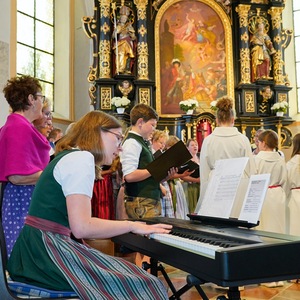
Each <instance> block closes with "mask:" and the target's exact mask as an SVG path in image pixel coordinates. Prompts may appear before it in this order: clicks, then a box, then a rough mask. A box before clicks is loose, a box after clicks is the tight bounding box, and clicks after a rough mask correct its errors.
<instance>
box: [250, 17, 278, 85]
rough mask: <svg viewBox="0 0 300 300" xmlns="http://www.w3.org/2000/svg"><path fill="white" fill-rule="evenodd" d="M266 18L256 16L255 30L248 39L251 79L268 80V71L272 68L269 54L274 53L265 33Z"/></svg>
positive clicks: (253, 80)
mask: <svg viewBox="0 0 300 300" xmlns="http://www.w3.org/2000/svg"><path fill="white" fill-rule="evenodd" d="M265 22H267V21H266V20H264V19H263V18H258V19H257V20H256V24H255V30H254V33H253V36H252V38H251V40H250V44H251V67H252V72H251V81H252V82H255V81H256V80H259V79H262V80H270V79H273V78H272V77H270V71H271V68H272V63H271V55H273V54H275V53H276V50H275V49H274V47H273V44H272V41H271V39H270V37H269V36H268V34H267V33H266V32H267V30H266V26H265Z"/></svg>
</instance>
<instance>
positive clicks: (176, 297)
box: [142, 258, 209, 300]
mask: <svg viewBox="0 0 300 300" xmlns="http://www.w3.org/2000/svg"><path fill="white" fill-rule="evenodd" d="M142 268H143V269H144V270H148V269H149V268H150V273H151V274H152V275H155V276H157V272H158V271H160V272H161V273H162V275H163V276H164V278H165V280H166V282H167V284H168V286H169V288H170V289H171V291H172V293H173V295H172V296H171V297H170V298H169V300H180V296H181V295H183V294H184V293H185V292H187V291H188V290H189V289H191V288H192V287H193V286H194V287H195V288H196V289H197V291H198V293H199V295H200V296H201V297H202V299H203V300H209V299H208V297H207V296H206V294H205V293H204V291H203V289H202V288H201V286H200V284H203V283H205V282H204V281H203V280H201V279H199V278H197V277H195V276H193V275H187V278H186V281H187V284H186V285H184V286H183V287H182V288H180V289H179V290H176V289H175V287H174V285H173V283H172V281H171V280H170V277H169V276H168V274H167V272H166V270H165V268H164V267H163V266H162V265H161V264H159V265H158V261H157V260H154V259H152V258H151V259H150V264H149V263H147V262H143V264H142Z"/></svg>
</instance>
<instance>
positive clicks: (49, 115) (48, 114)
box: [44, 111, 52, 118]
mask: <svg viewBox="0 0 300 300" xmlns="http://www.w3.org/2000/svg"><path fill="white" fill-rule="evenodd" d="M44 115H45V116H46V117H47V118H49V117H51V116H52V112H51V111H48V112H44Z"/></svg>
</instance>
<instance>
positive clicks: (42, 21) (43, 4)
mask: <svg viewBox="0 0 300 300" xmlns="http://www.w3.org/2000/svg"><path fill="white" fill-rule="evenodd" d="M16 67H17V75H24V74H26V75H31V76H34V77H36V78H37V79H39V80H40V82H41V84H42V87H43V93H44V94H45V95H46V96H47V97H48V98H49V99H50V100H52V101H53V98H54V2H53V0H30V1H22V0H18V1H17V64H16Z"/></svg>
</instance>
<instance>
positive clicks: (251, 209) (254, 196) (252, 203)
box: [239, 174, 270, 224]
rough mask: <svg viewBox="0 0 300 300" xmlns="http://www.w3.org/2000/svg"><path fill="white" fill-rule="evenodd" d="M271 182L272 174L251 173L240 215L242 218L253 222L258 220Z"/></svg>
mask: <svg viewBox="0 0 300 300" xmlns="http://www.w3.org/2000/svg"><path fill="white" fill-rule="evenodd" d="M269 182H270V174H259V175H251V177H250V182H249V185H248V189H247V192H246V195H245V199H244V203H243V207H242V210H241V213H240V217H239V219H240V220H245V221H248V223H253V224H256V223H257V222H258V220H259V216H260V213H261V209H262V206H263V203H264V200H265V196H266V192H267V189H268V186H269Z"/></svg>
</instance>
